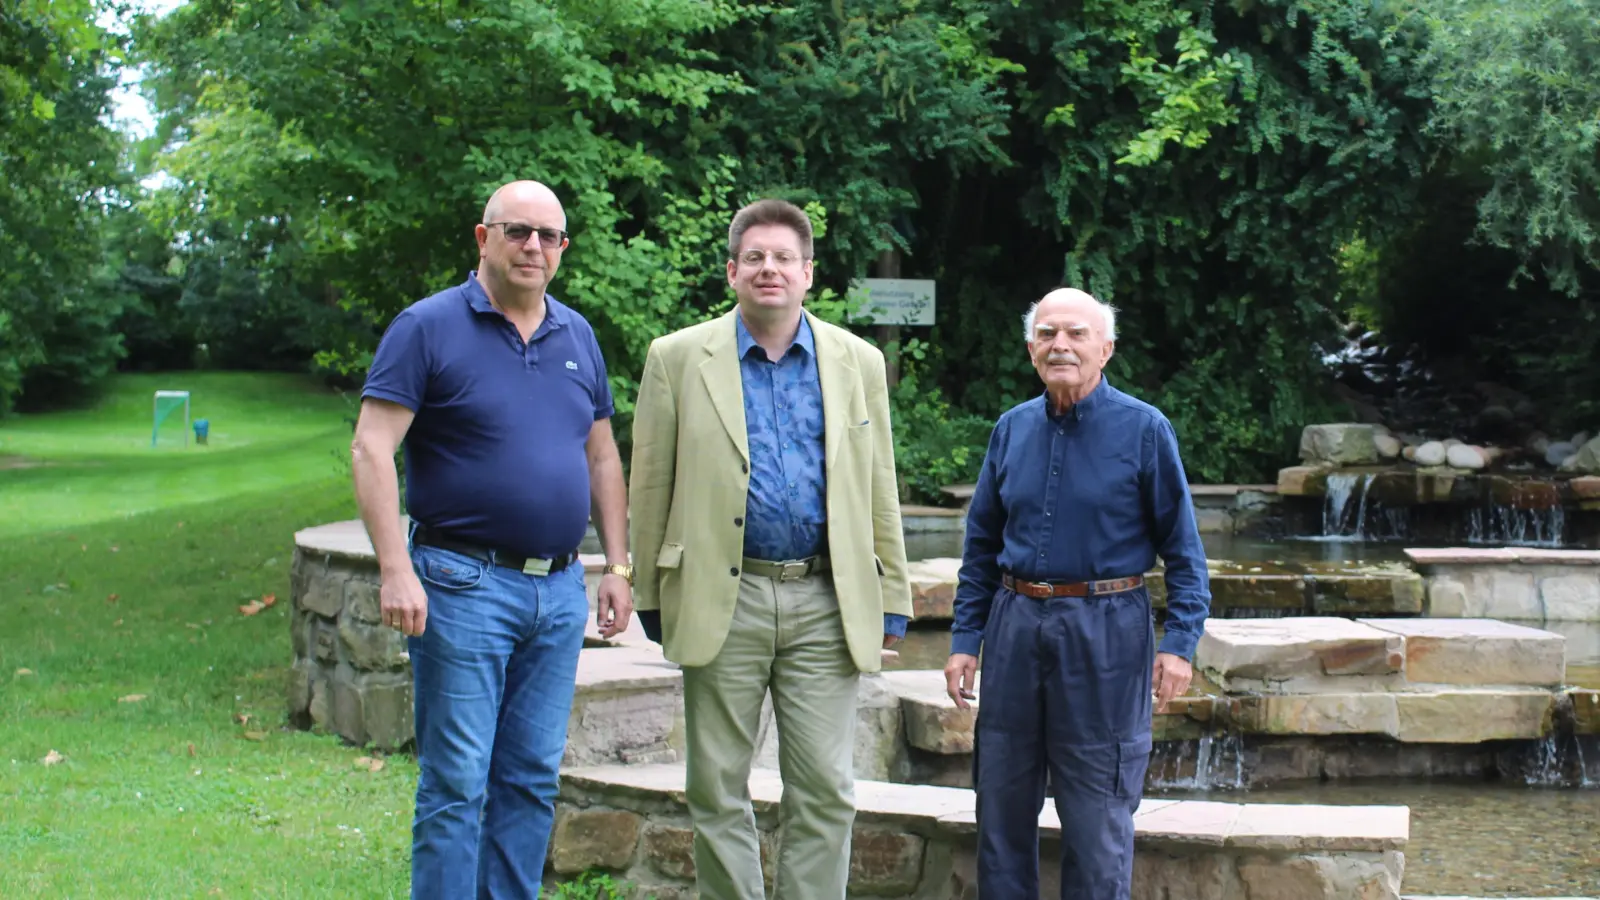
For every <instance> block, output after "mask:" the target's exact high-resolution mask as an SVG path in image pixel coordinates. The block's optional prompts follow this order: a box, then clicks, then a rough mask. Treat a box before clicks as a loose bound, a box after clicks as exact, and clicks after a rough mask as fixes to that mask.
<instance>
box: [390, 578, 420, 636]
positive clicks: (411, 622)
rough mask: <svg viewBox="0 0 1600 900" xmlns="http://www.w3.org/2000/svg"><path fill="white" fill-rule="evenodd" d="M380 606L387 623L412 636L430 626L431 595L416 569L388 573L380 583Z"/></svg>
mask: <svg viewBox="0 0 1600 900" xmlns="http://www.w3.org/2000/svg"><path fill="white" fill-rule="evenodd" d="M378 606H379V609H380V610H382V613H383V624H385V625H387V626H389V627H390V628H396V629H399V630H400V631H401V632H404V633H405V634H408V635H410V636H412V637H416V636H417V635H420V634H422V632H423V630H424V629H426V628H427V627H428V595H427V594H426V593H424V592H423V590H422V582H421V581H420V580H418V578H417V573H416V572H415V571H414V570H412V569H400V570H398V571H395V572H389V573H385V574H384V575H383V579H382V583H381V584H380V585H379V586H378Z"/></svg>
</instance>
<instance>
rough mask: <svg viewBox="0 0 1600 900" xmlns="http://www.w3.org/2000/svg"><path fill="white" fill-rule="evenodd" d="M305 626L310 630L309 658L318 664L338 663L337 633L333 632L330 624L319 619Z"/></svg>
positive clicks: (333, 629)
mask: <svg viewBox="0 0 1600 900" xmlns="http://www.w3.org/2000/svg"><path fill="white" fill-rule="evenodd" d="M307 626H308V627H309V628H310V629H311V638H310V644H311V656H312V658H313V659H315V660H316V661H317V662H319V663H327V664H328V665H330V666H331V665H333V664H334V663H336V662H338V661H339V632H338V631H337V630H335V628H334V625H333V623H332V622H326V621H323V620H322V619H320V618H312V619H311V621H310V622H308V623H307Z"/></svg>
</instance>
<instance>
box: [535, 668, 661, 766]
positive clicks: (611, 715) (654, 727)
mask: <svg viewBox="0 0 1600 900" xmlns="http://www.w3.org/2000/svg"><path fill="white" fill-rule="evenodd" d="M586 652H597V653H613V652H621V651H616V650H602V651H586ZM682 718H683V690H682V688H681V686H679V685H676V684H674V685H671V686H667V687H656V688H635V689H631V690H605V689H601V688H598V687H595V688H585V689H581V690H579V691H578V693H577V695H576V696H574V697H573V704H572V713H571V715H570V716H569V718H568V725H567V750H566V754H565V756H564V758H563V760H562V764H563V765H567V766H578V765H595V764H598V763H609V762H617V761H620V760H623V759H625V757H626V756H627V755H631V754H636V753H659V752H660V751H662V750H670V749H672V748H674V747H676V746H681V743H682V742H681V728H680V725H681V722H682Z"/></svg>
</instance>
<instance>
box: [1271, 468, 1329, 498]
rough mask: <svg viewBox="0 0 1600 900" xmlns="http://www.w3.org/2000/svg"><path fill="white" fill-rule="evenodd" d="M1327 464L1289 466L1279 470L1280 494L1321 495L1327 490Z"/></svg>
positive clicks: (1294, 495) (1289, 495) (1293, 495)
mask: <svg viewBox="0 0 1600 900" xmlns="http://www.w3.org/2000/svg"><path fill="white" fill-rule="evenodd" d="M1327 478H1328V468H1327V467H1326V466H1288V467H1286V468H1282V469H1279V470H1278V494H1279V495H1281V496H1284V497H1319V496H1321V495H1322V494H1323V493H1324V492H1325V491H1326V490H1327Z"/></svg>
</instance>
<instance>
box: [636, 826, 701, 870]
mask: <svg viewBox="0 0 1600 900" xmlns="http://www.w3.org/2000/svg"><path fill="white" fill-rule="evenodd" d="M644 855H645V859H647V860H649V862H650V867H651V868H652V869H655V870H656V871H657V872H660V873H661V874H662V875H665V876H667V877H668V878H681V879H683V880H685V881H692V880H693V879H694V831H693V830H692V829H689V828H678V827H676V826H672V825H650V826H649V827H647V828H645V830H644Z"/></svg>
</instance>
